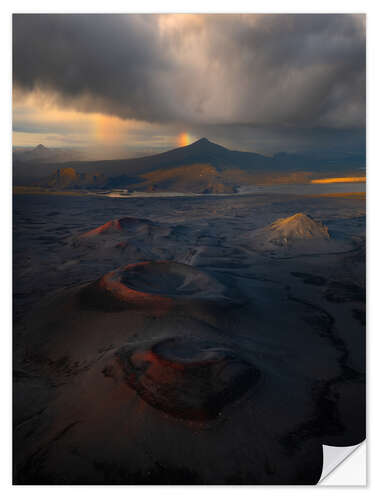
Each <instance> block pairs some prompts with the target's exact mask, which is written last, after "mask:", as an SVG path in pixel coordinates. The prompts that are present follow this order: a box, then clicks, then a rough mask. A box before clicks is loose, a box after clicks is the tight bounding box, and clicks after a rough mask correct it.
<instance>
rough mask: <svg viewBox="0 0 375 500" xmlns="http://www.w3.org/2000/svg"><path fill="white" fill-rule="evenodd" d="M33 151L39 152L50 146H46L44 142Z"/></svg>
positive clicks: (46, 149)
mask: <svg viewBox="0 0 375 500" xmlns="http://www.w3.org/2000/svg"><path fill="white" fill-rule="evenodd" d="M33 151H38V152H42V151H48V148H46V147H45V146H44V145H43V144H38V145H37V147H36V148H34V149H33Z"/></svg>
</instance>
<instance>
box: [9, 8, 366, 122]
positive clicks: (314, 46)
mask: <svg viewBox="0 0 375 500" xmlns="http://www.w3.org/2000/svg"><path fill="white" fill-rule="evenodd" d="M364 23H365V20H364V16H352V15H255V16H253V15H243V16H238V15H230V16H228V15H207V16H184V15H181V16H179V15H173V16H150V15H15V16H14V37H13V55H14V59H13V61H14V62H13V67H14V83H15V87H16V89H21V90H23V91H32V90H34V89H36V88H38V89H41V90H42V91H44V92H52V93H54V94H56V96H57V99H58V100H59V101H60V103H61V104H62V105H68V106H71V107H73V108H75V109H78V110H82V111H97V112H103V113H110V114H115V115H118V116H119V117H122V118H136V119H141V120H145V121H150V122H153V121H154V122H159V123H170V122H175V123H180V124H181V123H182V124H191V125H192V126H194V124H195V126H197V124H198V125H200V126H202V125H207V126H210V125H216V124H222V125H238V124H242V125H244V124H246V125H248V126H252V127H254V126H256V127H276V128H277V127H278V128H282V129H288V128H291V129H293V128H294V127H302V128H305V129H312V128H316V127H328V128H332V129H340V128H346V129H352V128H361V127H364V124H365V27H364Z"/></svg>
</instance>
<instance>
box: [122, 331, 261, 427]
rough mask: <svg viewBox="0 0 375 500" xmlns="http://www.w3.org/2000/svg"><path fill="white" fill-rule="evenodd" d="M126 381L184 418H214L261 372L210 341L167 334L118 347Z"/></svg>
mask: <svg viewBox="0 0 375 500" xmlns="http://www.w3.org/2000/svg"><path fill="white" fill-rule="evenodd" d="M117 360H118V363H119V364H120V366H121V368H122V371H123V373H124V377H125V381H126V382H127V383H128V385H129V386H130V387H132V388H133V389H134V390H135V391H136V392H137V393H138V395H139V396H140V397H141V398H142V399H143V400H144V401H146V402H147V403H148V404H150V405H151V406H153V407H154V408H157V409H159V410H161V411H163V412H165V413H168V414H170V415H172V416H174V417H178V418H181V419H187V420H200V421H204V420H211V419H214V418H217V417H218V416H219V415H220V413H221V411H222V410H223V409H224V408H225V407H226V406H227V405H228V404H230V403H233V402H234V401H236V400H238V399H239V398H241V396H243V395H244V394H245V393H247V392H248V391H250V390H251V389H252V388H254V386H256V384H257V382H258V380H259V378H260V371H259V370H258V368H257V367H255V366H254V365H253V364H251V363H249V362H248V361H245V360H244V359H243V358H242V357H241V356H240V355H239V354H238V353H237V352H235V350H233V349H231V348H229V347H226V346H222V345H220V344H216V343H214V342H211V341H204V340H196V339H193V338H179V337H177V338H169V339H165V340H162V341H160V342H157V343H155V344H153V345H151V347H145V346H144V345H140V346H139V347H138V348H137V347H135V348H134V347H133V348H129V347H128V346H126V347H123V348H122V349H120V350H119V351H118V352H117Z"/></svg>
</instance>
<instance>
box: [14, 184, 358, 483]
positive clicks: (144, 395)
mask: <svg viewBox="0 0 375 500" xmlns="http://www.w3.org/2000/svg"><path fill="white" fill-rule="evenodd" d="M14 211H15V214H14V215H15V216H14V224H15V229H14V309H15V333H14V339H15V370H16V371H15V413H14V417H15V479H16V482H20V483H30V482H31V483H32V482H37V483H38V482H44V483H65V484H66V483H91V482H95V483H158V482H159V483H211V484H212V483H245V484H246V483H250V484H254V483H255V484H257V483H260V484H281V483H290V484H300V483H308V484H310V483H314V482H316V481H317V480H318V479H319V477H320V473H321V468H322V447H321V444H322V443H324V444H327V445H333V446H337V445H342V446H349V445H352V444H355V443H357V442H359V441H361V440H362V439H363V437H364V418H365V412H364V377H363V375H364V363H365V352H364V342H365V332H364V319H365V312H364V311H365V305H364V287H365V201H364V200H361V199H356V198H331V197H323V198H321V197H316V198H314V197H304V196H297V195H287V194H252V195H242V196H225V197H224V196H206V197H187V196H185V197H176V198H173V197H170V198H153V197H150V198H134V197H133V198H130V197H129V198H121V199H116V198H103V197H101V198H96V197H92V196H90V197H68V196H36V195H34V196H32V195H29V196H26V195H18V196H15V202H14ZM295 214H303V216H302V217H301V216H299V217H297V218H293V217H292V216H294V215H295ZM305 215H306V217H305ZM290 217H292V219H288V218H290ZM284 219H287V220H286V221H285V220H284ZM109 221H114V222H112V223H108V222H109ZM103 225H104V226H103ZM98 228H99V229H98ZM144 261H163V262H165V263H162V264H160V265H159V264H157V265H154V264H152V265H150V264H141V265H138V266H133V264H137V263H141V262H144ZM172 262H177V263H178V264H171V263H172ZM120 267H121V269H119V270H117V271H116V272H113V270H115V269H117V268H120Z"/></svg>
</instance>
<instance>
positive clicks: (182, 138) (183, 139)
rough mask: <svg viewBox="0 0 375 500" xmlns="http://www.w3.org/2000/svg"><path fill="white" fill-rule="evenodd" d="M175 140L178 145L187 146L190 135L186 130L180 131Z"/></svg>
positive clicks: (189, 141)
mask: <svg viewBox="0 0 375 500" xmlns="http://www.w3.org/2000/svg"><path fill="white" fill-rule="evenodd" d="M177 141H178V145H179V146H180V147H182V146H188V145H189V144H190V143H191V138H190V135H189V134H188V133H187V132H182V133H181V134H180V135H179V136H178V138H177Z"/></svg>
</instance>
